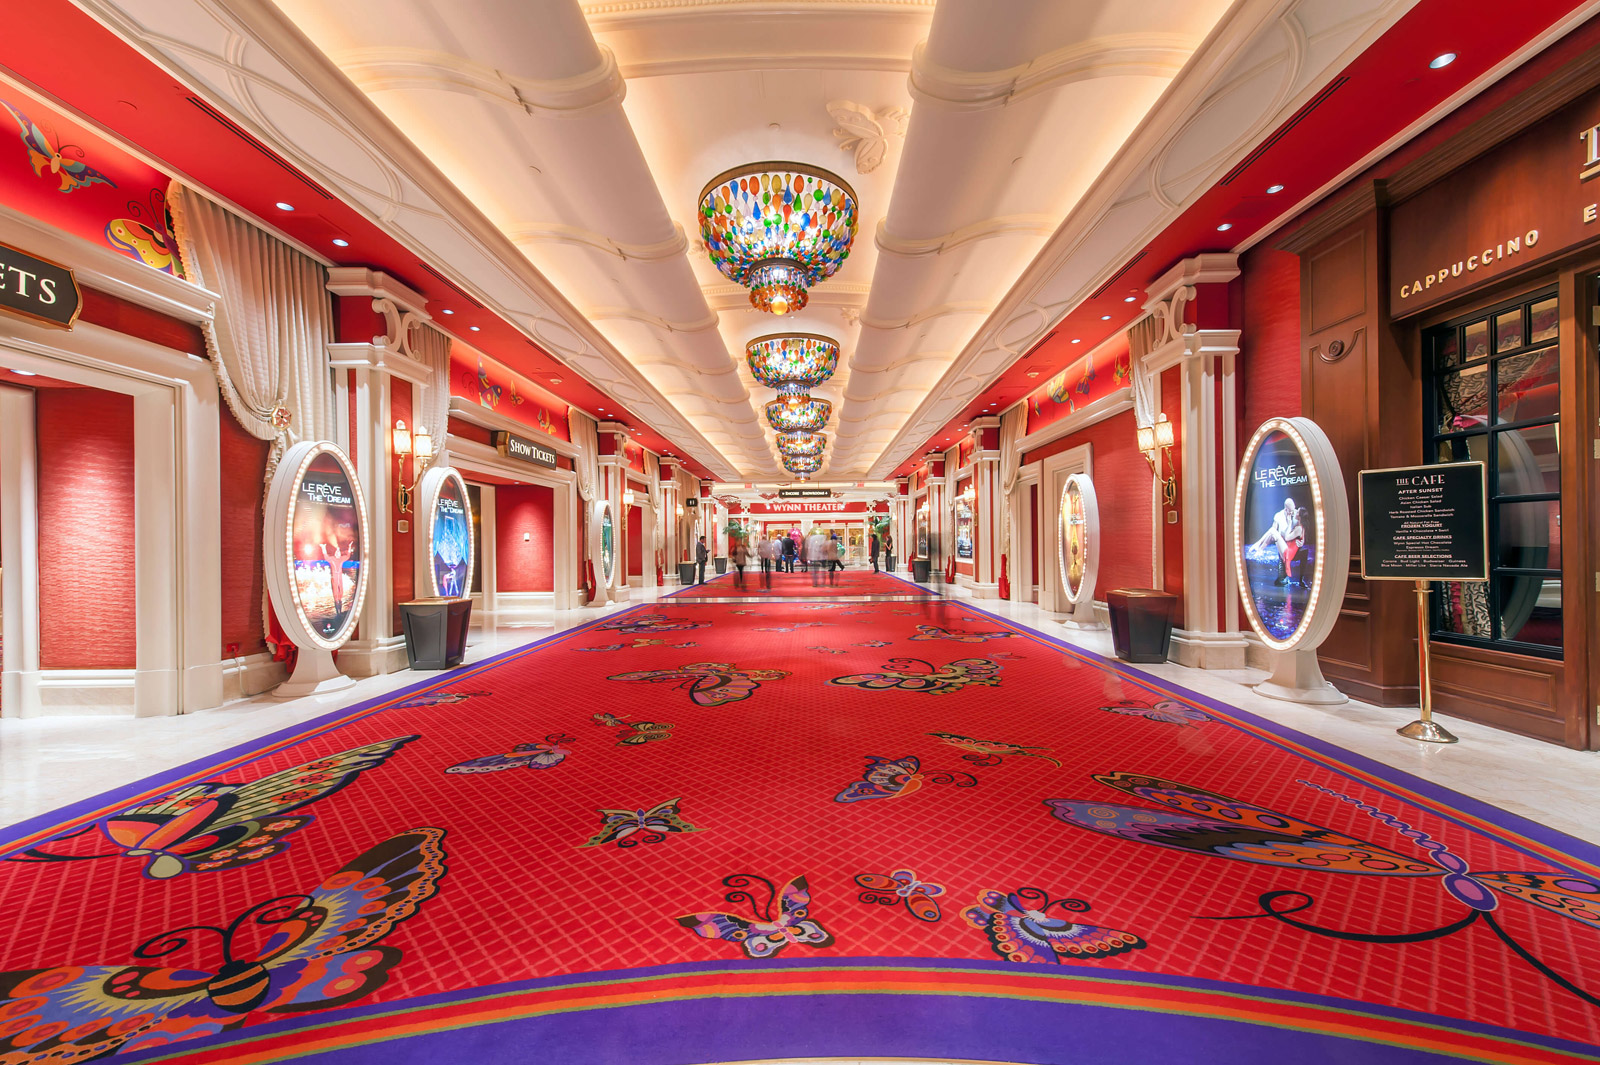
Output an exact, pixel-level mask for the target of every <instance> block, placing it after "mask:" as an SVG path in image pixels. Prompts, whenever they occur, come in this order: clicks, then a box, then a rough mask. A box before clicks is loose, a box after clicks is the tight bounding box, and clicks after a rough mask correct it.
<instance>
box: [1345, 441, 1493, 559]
mask: <svg viewBox="0 0 1600 1065" xmlns="http://www.w3.org/2000/svg"><path fill="white" fill-rule="evenodd" d="M1360 494H1361V576H1362V578H1363V579H1364V580H1369V581H1487V580H1488V579H1489V523H1488V509H1489V508H1488V467H1487V466H1486V465H1485V464H1484V463H1482V462H1440V463H1435V464H1433V465H1428V466H1400V467H1395V468H1393V469H1386V470H1362V471H1361V475H1360Z"/></svg>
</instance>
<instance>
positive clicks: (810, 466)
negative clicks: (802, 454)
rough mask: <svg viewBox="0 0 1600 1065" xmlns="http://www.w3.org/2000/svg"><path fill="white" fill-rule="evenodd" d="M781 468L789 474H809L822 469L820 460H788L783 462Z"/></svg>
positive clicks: (786, 458)
mask: <svg viewBox="0 0 1600 1065" xmlns="http://www.w3.org/2000/svg"><path fill="white" fill-rule="evenodd" d="M783 468H784V469H786V470H788V471H789V472H790V473H798V474H809V473H816V472H817V471H818V470H820V469H822V459H821V458H789V457H787V456H786V457H785V458H784V460H783Z"/></svg>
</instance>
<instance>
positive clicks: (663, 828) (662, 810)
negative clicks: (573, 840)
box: [578, 799, 700, 848]
mask: <svg viewBox="0 0 1600 1065" xmlns="http://www.w3.org/2000/svg"><path fill="white" fill-rule="evenodd" d="M682 801H683V800H682V799H668V800H667V801H666V802H658V803H656V804H655V805H654V806H652V807H650V808H649V809H648V810H601V811H599V813H600V831H599V832H598V833H596V834H595V835H593V836H591V837H589V841H588V842H587V843H580V844H578V846H579V847H580V848H581V847H598V846H600V845H601V844H603V843H611V842H613V841H615V842H616V844H617V846H619V847H636V846H638V845H639V844H641V843H660V842H661V841H662V840H664V839H666V838H667V836H669V835H671V834H673V833H677V832H699V831H700V829H698V828H695V827H694V826H693V825H691V824H690V823H689V822H687V821H685V820H684V819H683V816H682V815H681V814H679V812H678V804H679V803H680V802H682Z"/></svg>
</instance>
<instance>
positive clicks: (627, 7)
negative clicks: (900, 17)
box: [578, 0, 935, 23]
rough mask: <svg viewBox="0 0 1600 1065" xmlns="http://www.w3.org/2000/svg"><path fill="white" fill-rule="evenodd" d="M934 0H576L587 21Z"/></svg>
mask: <svg viewBox="0 0 1600 1065" xmlns="http://www.w3.org/2000/svg"><path fill="white" fill-rule="evenodd" d="M934 3H935V0H783V2H781V3H774V2H773V0H591V2H589V3H579V5H578V7H579V8H580V9H581V10H582V11H583V16H584V18H586V19H588V20H589V21H590V22H591V23H595V22H600V23H603V22H608V21H611V20H613V19H621V18H639V17H646V18H648V17H653V16H662V15H667V16H673V15H683V14H689V13H694V14H704V13H708V12H717V13H724V12H729V11H731V10H733V9H737V11H738V13H739V14H740V15H750V14H756V13H759V12H764V11H783V12H791V11H794V10H796V9H799V10H803V11H807V12H811V11H826V10H827V9H829V8H837V9H839V10H841V11H863V10H866V11H871V10H880V11H905V10H913V11H932V10H933V7H934Z"/></svg>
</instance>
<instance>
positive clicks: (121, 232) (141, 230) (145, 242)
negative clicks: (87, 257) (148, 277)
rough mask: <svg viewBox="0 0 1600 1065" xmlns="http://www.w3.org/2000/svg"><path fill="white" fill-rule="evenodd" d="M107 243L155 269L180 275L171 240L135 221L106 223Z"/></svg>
mask: <svg viewBox="0 0 1600 1065" xmlns="http://www.w3.org/2000/svg"><path fill="white" fill-rule="evenodd" d="M106 243H107V244H109V245H111V246H112V247H113V248H116V249H117V250H118V251H120V252H123V253H124V254H126V255H128V256H129V257H130V258H133V259H136V260H138V261H139V262H142V263H144V264H145V265H146V266H148V267H150V268H152V269H155V270H160V271H161V272H162V273H166V274H176V273H177V272H178V270H177V265H176V264H177V256H176V255H175V254H174V252H173V242H172V240H171V238H169V237H168V236H167V234H165V233H162V232H160V231H158V230H156V229H155V228H153V227H151V226H148V225H145V224H144V223H143V222H141V221H139V220H138V219H136V218H113V219H112V220H111V221H109V222H107V223H106Z"/></svg>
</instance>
